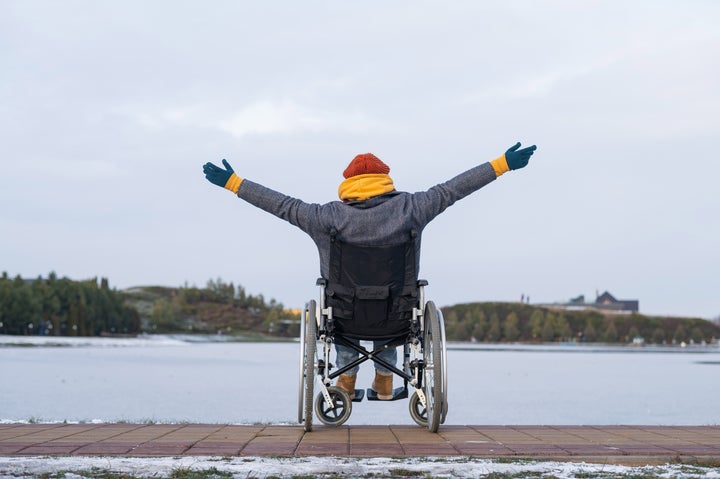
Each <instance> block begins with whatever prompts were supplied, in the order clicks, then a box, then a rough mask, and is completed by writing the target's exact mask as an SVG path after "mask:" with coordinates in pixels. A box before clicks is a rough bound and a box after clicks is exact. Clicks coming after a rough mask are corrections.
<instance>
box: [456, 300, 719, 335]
mask: <svg viewBox="0 0 720 479" xmlns="http://www.w3.org/2000/svg"><path fill="white" fill-rule="evenodd" d="M442 311H443V317H444V319H445V330H446V336H447V339H449V340H451V341H480V342H515V341H520V342H551V341H561V342H562V341H579V342H606V343H617V342H631V341H633V339H635V338H637V337H642V338H643V340H644V341H645V342H646V343H653V344H674V343H682V342H685V343H690V342H694V343H702V342H703V341H705V342H708V343H709V342H711V341H713V340H715V339H717V338H720V326H719V325H717V324H714V323H712V322H710V321H706V320H703V319H699V318H674V317H655V316H644V315H641V314H637V313H635V314H627V315H618V314H615V315H607V314H603V313H601V312H599V311H597V310H585V311H573V310H554V309H549V308H539V307H534V306H530V305H526V304H522V303H469V304H459V305H455V306H450V307H445V308H442Z"/></svg>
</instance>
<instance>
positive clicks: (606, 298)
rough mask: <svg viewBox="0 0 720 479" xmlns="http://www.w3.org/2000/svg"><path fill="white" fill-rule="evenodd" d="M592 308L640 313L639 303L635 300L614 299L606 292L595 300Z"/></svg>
mask: <svg viewBox="0 0 720 479" xmlns="http://www.w3.org/2000/svg"><path fill="white" fill-rule="evenodd" d="M594 306H595V307H596V308H599V309H610V310H613V311H630V312H633V313H637V312H638V311H640V301H638V300H637V299H615V296H613V295H612V294H610V293H608V292H607V291H605V292H604V293H603V294H601V295H600V296H598V297H597V298H595V305H594Z"/></svg>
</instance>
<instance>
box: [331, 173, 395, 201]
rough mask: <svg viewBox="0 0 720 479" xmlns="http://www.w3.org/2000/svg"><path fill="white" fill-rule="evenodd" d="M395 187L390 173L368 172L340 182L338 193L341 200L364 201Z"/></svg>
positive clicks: (388, 191)
mask: <svg viewBox="0 0 720 479" xmlns="http://www.w3.org/2000/svg"><path fill="white" fill-rule="evenodd" d="M394 189H395V185H394V184H393V180H392V178H390V175H383V174H375V173H372V174H368V175H357V176H351V177H350V178H348V179H347V180H345V181H343V182H342V183H340V186H339V187H338V195H339V196H340V199H341V200H343V201H364V200H367V199H369V198H372V197H374V196H379V195H382V194H385V193H390V192H391V191H393V190H394Z"/></svg>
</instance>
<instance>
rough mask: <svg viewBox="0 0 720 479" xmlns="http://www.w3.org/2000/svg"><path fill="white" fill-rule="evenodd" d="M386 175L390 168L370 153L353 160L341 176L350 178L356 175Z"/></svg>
mask: <svg viewBox="0 0 720 479" xmlns="http://www.w3.org/2000/svg"><path fill="white" fill-rule="evenodd" d="M388 173H390V167H389V166H388V165H386V164H385V163H383V162H382V161H381V160H380V158H378V157H377V156H375V155H373V154H372V153H364V154H362V155H357V156H356V157H355V158H353V160H352V161H351V162H350V164H349V165H348V167H347V168H345V171H343V176H344V177H345V178H351V177H353V176H357V175H368V174H381V175H387V174H388Z"/></svg>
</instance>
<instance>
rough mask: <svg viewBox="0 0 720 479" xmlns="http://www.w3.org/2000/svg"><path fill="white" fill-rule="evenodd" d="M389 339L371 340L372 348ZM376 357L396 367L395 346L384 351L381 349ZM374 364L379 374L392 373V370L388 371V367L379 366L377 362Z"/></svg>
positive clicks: (385, 342)
mask: <svg viewBox="0 0 720 479" xmlns="http://www.w3.org/2000/svg"><path fill="white" fill-rule="evenodd" d="M388 342H389V341H373V348H374V349H377V348H379V347H380V346H382V345H383V344H387V343H388ZM377 357H378V358H380V359H382V360H383V361H385V362H386V363H389V364H392V365H393V366H395V367H397V364H396V363H397V347H394V348H388V349H386V350H384V351H381V352H380V353H378V354H377ZM374 364H375V371H377V372H379V373H380V374H385V375H389V374H393V372H392V371H390V370H389V369H388V368H385V367H383V366H381V365H380V364H378V363H374Z"/></svg>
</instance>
